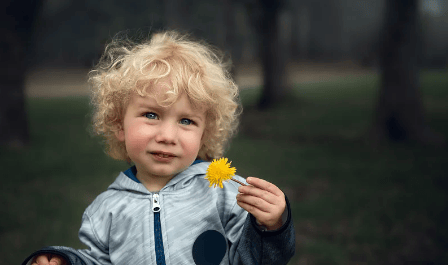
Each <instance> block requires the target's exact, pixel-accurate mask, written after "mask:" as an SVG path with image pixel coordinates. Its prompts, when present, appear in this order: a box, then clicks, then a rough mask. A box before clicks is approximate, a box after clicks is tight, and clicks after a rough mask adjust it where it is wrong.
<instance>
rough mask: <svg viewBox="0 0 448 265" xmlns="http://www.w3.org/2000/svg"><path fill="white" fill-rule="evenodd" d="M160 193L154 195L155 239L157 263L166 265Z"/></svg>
mask: <svg viewBox="0 0 448 265" xmlns="http://www.w3.org/2000/svg"><path fill="white" fill-rule="evenodd" d="M161 209H162V208H161V207H160V200H159V194H158V193H154V194H153V195H152V212H153V213H154V239H155V251H156V262H157V265H165V252H164V250H163V238H162V226H161V225H160V210H161Z"/></svg>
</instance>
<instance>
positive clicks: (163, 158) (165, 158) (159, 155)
mask: <svg viewBox="0 0 448 265" xmlns="http://www.w3.org/2000/svg"><path fill="white" fill-rule="evenodd" d="M150 154H151V155H152V157H153V158H154V159H155V160H157V161H160V162H169V161H171V160H172V159H174V158H175V157H176V155H175V154H173V153H168V152H162V151H154V152H150Z"/></svg>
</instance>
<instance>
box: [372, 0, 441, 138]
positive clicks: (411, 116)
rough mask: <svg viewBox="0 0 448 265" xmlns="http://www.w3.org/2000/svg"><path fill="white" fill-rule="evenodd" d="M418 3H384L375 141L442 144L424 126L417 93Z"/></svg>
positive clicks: (410, 0) (398, 0) (411, 0)
mask: <svg viewBox="0 0 448 265" xmlns="http://www.w3.org/2000/svg"><path fill="white" fill-rule="evenodd" d="M418 3H419V1H418V0H407V1H402V0H389V1H386V14H385V24H384V29H383V33H382V34H383V38H382V43H381V47H380V49H381V56H380V57H381V58H380V67H381V75H382V84H381V88H380V91H379V99H378V104H377V112H376V120H375V123H374V130H373V133H374V137H375V138H377V139H378V140H383V139H390V140H392V141H414V142H422V143H440V142H443V138H442V136H441V135H437V134H435V133H434V132H432V131H431V130H430V129H429V128H428V126H427V125H426V123H425V117H424V110H423V102H422V96H421V94H420V92H419V63H418V62H419V57H420V56H421V36H420V31H419V12H418Z"/></svg>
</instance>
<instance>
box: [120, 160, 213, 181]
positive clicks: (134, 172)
mask: <svg viewBox="0 0 448 265" xmlns="http://www.w3.org/2000/svg"><path fill="white" fill-rule="evenodd" d="M201 162H205V161H204V160H200V159H196V160H195V161H194V162H193V164H191V165H195V164H197V163H201ZM123 173H124V174H125V175H126V176H128V177H129V178H130V179H132V180H133V181H135V182H137V183H141V182H140V180H138V178H137V177H136V175H137V168H136V167H135V166H132V167H130V168H128V169H127V170H126V171H125V172H123Z"/></svg>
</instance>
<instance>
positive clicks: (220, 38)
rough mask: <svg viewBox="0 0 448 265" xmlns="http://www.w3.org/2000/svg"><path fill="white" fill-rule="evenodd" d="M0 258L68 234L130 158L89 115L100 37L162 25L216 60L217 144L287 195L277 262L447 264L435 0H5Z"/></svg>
mask: <svg viewBox="0 0 448 265" xmlns="http://www.w3.org/2000/svg"><path fill="white" fill-rule="evenodd" d="M0 7H1V9H0V10H1V12H2V16H1V17H0V20H1V21H2V26H1V27H0V30H1V34H0V36H1V37H0V40H1V42H0V45H1V49H0V56H1V57H0V58H1V62H2V63H1V66H0V69H1V71H0V75H1V78H0V89H1V90H0V91H1V96H0V143H1V147H0V148H1V149H0V165H1V168H2V173H1V174H0V175H1V179H2V185H0V204H1V205H2V207H1V208H0V216H1V217H2V218H0V254H1V256H2V258H1V259H0V264H20V263H21V262H22V261H23V260H24V259H25V258H26V257H27V256H28V255H30V254H31V253H32V252H34V251H36V250H38V249H39V248H41V247H43V246H46V245H65V246H71V247H74V248H83V245H82V244H81V243H80V242H79V241H78V239H77V232H78V230H79V225H80V221H81V216H82V213H83V211H84V209H85V208H86V207H87V206H88V205H89V204H90V203H91V202H92V200H93V199H94V198H95V197H96V196H97V195H98V194H99V193H101V192H102V191H104V190H105V189H106V188H107V187H108V185H110V183H112V182H113V180H114V179H115V177H116V175H117V174H118V172H119V171H122V170H125V169H127V167H129V165H127V164H126V163H124V162H117V161H114V160H112V159H111V158H108V157H107V156H106V155H105V153H104V151H103V149H104V145H103V142H102V139H100V138H98V137H96V136H94V135H93V134H92V132H91V127H90V106H89V98H88V95H89V87H88V84H87V73H88V71H89V70H90V69H91V68H92V67H93V66H94V65H95V64H96V63H97V62H98V59H99V58H100V57H101V54H102V52H103V50H104V48H105V45H106V44H107V43H108V42H110V40H111V39H112V38H113V37H120V38H124V37H128V38H130V39H132V40H135V41H140V40H144V39H147V38H149V37H150V35H151V34H152V33H153V32H156V31H160V30H166V29H174V30H178V31H180V32H183V33H189V34H191V35H192V36H194V37H195V38H198V39H203V40H205V41H207V42H208V43H210V44H212V45H214V46H216V47H218V48H219V49H221V50H222V51H223V52H224V56H225V57H226V58H231V60H232V68H231V72H232V75H233V76H234V78H235V80H236V82H237V84H238V85H239V87H240V93H241V101H242V103H243V106H244V111H243V114H242V116H241V127H240V130H239V133H238V135H237V136H236V137H235V138H234V139H233V141H232V144H231V145H230V146H229V149H228V152H227V153H226V156H228V157H229V158H230V160H232V161H233V163H232V165H234V166H235V167H236V168H237V174H239V175H241V176H243V177H247V176H249V175H251V176H257V177H260V178H264V179H266V180H268V181H271V182H273V183H274V184H276V185H277V186H279V187H280V188H281V189H282V190H283V191H284V192H285V194H286V195H287V196H288V198H289V200H290V201H291V206H292V211H293V218H294V222H295V229H296V255H295V256H294V257H293V259H292V260H291V262H290V263H289V264H306V265H309V264H409V263H412V264H447V263H448V254H447V253H448V251H447V250H448V243H447V242H448V230H447V226H446V220H447V218H448V211H447V207H446V206H447V205H446V202H447V195H446V194H447V190H448V181H447V176H448V173H447V172H448V166H447V164H448V163H447V162H448V149H447V145H446V137H447V136H448V115H447V114H448V79H447V77H448V72H447V67H448V16H447V13H448V1H447V0H409V1H400V0H358V1H357V0H302V1H294V0H278V1H272V0H222V1H205V0H204V1H201V0H187V1H180V0H166V1H153V0H148V1H136V0H128V1H117V0H108V1H106V0H97V1H86V0H76V1H75V0H40V1H38V0H28V1H26V0H22V1H13V0H6V1H3V2H2V3H1V4H0Z"/></svg>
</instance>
